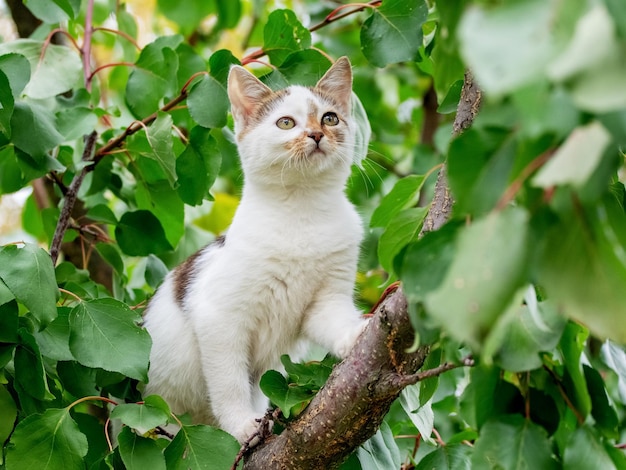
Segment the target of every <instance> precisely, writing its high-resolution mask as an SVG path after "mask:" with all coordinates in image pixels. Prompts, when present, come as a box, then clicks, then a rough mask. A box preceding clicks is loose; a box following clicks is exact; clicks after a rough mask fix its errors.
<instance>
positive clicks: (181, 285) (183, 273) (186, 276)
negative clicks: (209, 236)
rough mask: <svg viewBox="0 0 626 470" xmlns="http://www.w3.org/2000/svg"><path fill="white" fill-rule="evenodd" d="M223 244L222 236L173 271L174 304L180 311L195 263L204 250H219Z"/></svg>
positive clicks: (224, 238) (223, 237)
mask: <svg viewBox="0 0 626 470" xmlns="http://www.w3.org/2000/svg"><path fill="white" fill-rule="evenodd" d="M225 243H226V237H225V236H224V235H220V236H219V237H217V238H216V239H215V240H214V241H213V243H210V244H209V245H207V246H205V247H204V248H201V249H200V250H198V251H196V252H195V253H194V254H193V255H191V256H190V257H189V258H187V259H186V260H185V261H183V263H182V264H180V265H179V266H178V267H177V268H176V269H175V270H174V287H173V288H174V299H176V303H177V304H178V306H179V307H180V308H181V309H182V308H183V307H184V303H185V297H186V295H187V289H188V288H189V284H191V281H192V279H193V277H194V274H195V271H196V269H195V268H196V261H197V260H198V258H199V257H200V255H202V254H203V253H204V252H205V251H206V250H208V249H210V248H212V247H213V248H221V247H222V246H224V244H225Z"/></svg>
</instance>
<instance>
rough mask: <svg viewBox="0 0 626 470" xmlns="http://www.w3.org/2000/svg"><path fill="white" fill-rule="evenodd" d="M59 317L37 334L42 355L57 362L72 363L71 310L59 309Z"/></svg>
mask: <svg viewBox="0 0 626 470" xmlns="http://www.w3.org/2000/svg"><path fill="white" fill-rule="evenodd" d="M57 312H58V314H57V317H56V318H55V319H54V320H52V322H51V323H50V324H49V325H48V326H47V327H46V328H45V329H44V330H42V331H40V332H37V333H35V338H36V339H37V344H39V348H40V349H41V354H42V355H43V356H45V357H48V358H50V359H54V360H55V361H72V360H74V356H73V355H72V352H71V351H70V345H69V341H70V323H69V317H70V309H69V308H67V307H59V308H58V309H57Z"/></svg>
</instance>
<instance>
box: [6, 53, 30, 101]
mask: <svg viewBox="0 0 626 470" xmlns="http://www.w3.org/2000/svg"><path fill="white" fill-rule="evenodd" d="M0 71H2V72H3V73H4V74H5V75H6V77H7V79H8V80H9V84H10V85H11V94H12V95H13V96H14V97H15V98H17V97H19V96H20V94H21V93H22V91H23V90H24V88H25V87H26V85H27V84H28V81H29V80H30V62H29V61H28V59H27V58H26V57H24V56H23V55H22V54H16V53H9V54H4V55H2V56H0Z"/></svg>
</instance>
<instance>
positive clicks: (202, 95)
mask: <svg viewBox="0 0 626 470" xmlns="http://www.w3.org/2000/svg"><path fill="white" fill-rule="evenodd" d="M187 106H189V114H191V117H192V118H193V120H194V121H196V122H197V123H198V124H199V125H201V126H202V127H207V128H213V127H223V126H225V125H226V122H227V115H228V110H229V109H230V101H229V100H228V95H227V94H226V88H224V85H222V84H221V83H220V82H219V81H217V79H215V78H214V77H212V76H211V75H203V76H202V79H201V80H199V81H198V82H197V83H196V84H195V85H193V86H192V88H191V91H190V92H189V96H188V97H187Z"/></svg>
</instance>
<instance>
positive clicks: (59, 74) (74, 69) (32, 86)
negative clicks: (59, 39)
mask: <svg viewBox="0 0 626 470" xmlns="http://www.w3.org/2000/svg"><path fill="white" fill-rule="evenodd" d="M43 44H44V43H43V42H42V41H36V40H34V39H18V40H15V41H10V42H5V43H3V44H0V55H3V54H7V53H11V52H15V53H18V54H21V55H23V56H24V57H26V58H27V59H28V62H30V70H31V76H30V81H29V82H28V85H26V88H24V94H25V95H27V96H29V97H31V98H34V99H46V98H52V97H53V96H56V95H59V94H61V93H64V92H66V91H68V90H71V89H72V87H73V86H74V85H75V84H76V83H78V82H79V80H82V78H83V74H82V70H83V64H82V62H81V60H80V55H79V54H78V52H77V51H76V50H75V49H72V48H71V47H68V46H59V45H56V44H49V43H48V44H47V45H46V51H45V52H46V53H45V55H44V56H43V59H42V58H41V52H42V47H43Z"/></svg>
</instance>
